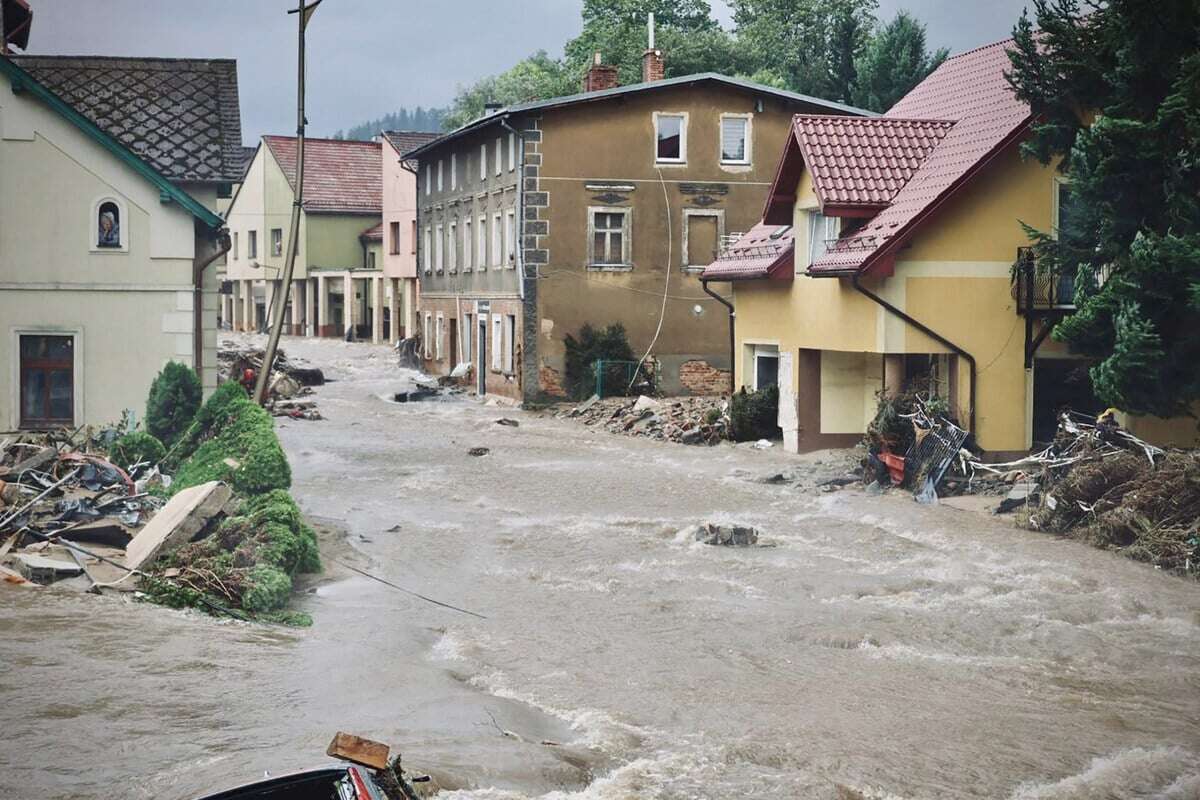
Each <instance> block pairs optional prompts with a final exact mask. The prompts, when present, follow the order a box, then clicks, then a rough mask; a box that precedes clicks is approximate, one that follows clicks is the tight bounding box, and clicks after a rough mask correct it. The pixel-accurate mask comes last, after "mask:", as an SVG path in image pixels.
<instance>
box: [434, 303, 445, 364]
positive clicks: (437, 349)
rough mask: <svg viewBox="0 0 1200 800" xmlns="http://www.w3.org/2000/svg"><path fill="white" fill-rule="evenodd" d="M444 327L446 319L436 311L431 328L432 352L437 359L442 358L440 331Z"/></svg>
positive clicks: (441, 336)
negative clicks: (435, 317) (434, 320)
mask: <svg viewBox="0 0 1200 800" xmlns="http://www.w3.org/2000/svg"><path fill="white" fill-rule="evenodd" d="M445 327H446V319H445V318H444V317H443V316H442V312H440V311H439V312H437V320H436V322H435V323H434V328H433V353H434V356H435V357H436V358H437V360H438V361H441V360H442V339H443V335H442V331H443V329H444V328H445Z"/></svg>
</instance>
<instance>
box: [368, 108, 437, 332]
mask: <svg viewBox="0 0 1200 800" xmlns="http://www.w3.org/2000/svg"><path fill="white" fill-rule="evenodd" d="M438 136H439V134H436V133H426V132H423V131H384V132H383V134H382V136H381V139H382V142H383V156H382V162H383V224H382V229H381V234H382V237H381V248H380V249H381V250H382V253H383V275H384V278H385V279H386V280H387V281H389V292H390V296H391V297H393V298H403V300H402V302H403V305H402V306H401V307H400V308H398V309H396V310H395V311H393V313H392V315H391V319H395V320H398V327H396V328H394V329H392V330H391V331H390V333H389V336H388V338H389V339H390V340H392V341H394V340H396V339H401V338H404V337H405V336H409V335H411V334H412V333H413V332H415V331H416V330H417V328H418V327H419V326H418V325H417V291H418V282H417V165H416V163H415V162H412V161H406V160H405V159H404V154H405V153H408V152H410V151H412V150H416V149H417V148H418V147H421V146H422V145H425V144H428V143H429V142H432V141H433V140H434V139H437V138H438Z"/></svg>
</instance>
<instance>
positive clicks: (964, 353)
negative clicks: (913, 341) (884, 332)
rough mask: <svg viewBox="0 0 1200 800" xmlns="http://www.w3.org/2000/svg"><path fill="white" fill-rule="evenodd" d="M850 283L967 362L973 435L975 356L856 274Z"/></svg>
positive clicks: (969, 418)
mask: <svg viewBox="0 0 1200 800" xmlns="http://www.w3.org/2000/svg"><path fill="white" fill-rule="evenodd" d="M850 282H851V283H852V284H853V285H854V288H855V289H857V290H858V291H859V293H861V294H864V295H866V296H867V297H868V298H870V299H871V300H872V301H873V302H875V303H877V304H878V305H880V306H883V307H884V308H885V309H887V310H888V311H890V312H892V313H893V314H895V315H896V316H897V317H899V318H900V319H902V320H904V321H905V322H907V323H908V324H909V325H912V326H913V327H914V328H916V329H917V330H919V331H920V332H921V333H923V334H925V335H926V336H928V337H929V338H931V339H934V340H936V341H938V342H940V343H941V344H943V345H945V346H946V347H948V348H950V349H951V350H953V351H954V352H955V353H957V354H958V355H960V356H962V357H963V358H965V359H966V360H967V363H968V364H969V365H970V367H971V404H970V405H969V406H968V407H967V418H968V422H967V430H968V431H970V432H971V433H974V432H975V356H973V355H971V354H970V353H968V352H967V351H966V350H963V349H962V348H961V347H959V346H958V345H956V344H955V343H954V342H952V341H950V340H949V339H947V338H946V337H945V336H942V335H941V334H940V333H938V332H937V331H935V330H933V329H932V328H930V327H928V326H927V325H925V324H923V323H921V322H918V321H917V320H915V319H913V318H912V317H910V316H909V315H908V314H905V313H904V312H903V311H901V310H900V309H898V308H896V307H895V306H894V305H892V304H891V303H889V302H888V301H886V300H884V299H883V298H882V297H880V296H879V295H877V294H875V293H873V292H872V291H871V290H870V289H868V288H866V287H865V286H863V285H862V284H860V283H859V282H858V273H857V272H856V273H854V274H853V275H851V276H850Z"/></svg>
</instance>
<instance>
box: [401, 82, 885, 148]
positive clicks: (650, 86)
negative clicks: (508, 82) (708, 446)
mask: <svg viewBox="0 0 1200 800" xmlns="http://www.w3.org/2000/svg"><path fill="white" fill-rule="evenodd" d="M697 83H716V84H720V85H724V86H730V87H733V88H736V89H744V90H746V91H750V92H755V93H757V94H764V95H768V96H771V97H777V98H779V99H781V100H784V101H787V102H790V103H797V104H803V105H809V106H812V110H813V111H824V112H826V113H831V114H836V113H843V114H851V115H855V116H863V117H873V116H875V114H874V112H871V111H867V110H865V109H862V108H855V107H854V106H848V105H846V104H845V103H838V102H835V101H833V100H823V99H821V98H820V97H813V96H812V95H807V94H800V93H798V92H789V91H787V90H786V89H777V88H775V87H774V86H765V85H763V84H761V83H754V82H753V81H747V80H743V79H741V78H731V77H729V76H728V75H721V74H720V73H716V72H698V73H696V74H694V75H680V76H679V77H676V78H665V79H663V80H660V81H648V82H645V83H631V84H628V85H626V86H617V87H614V88H612V89H601V90H599V91H595V92H580V93H578V94H569V95H565V96H563V97H551V98H549V99H547V100H533V101H531V102H528V103H517V104H515V105H511V106H507V107H505V108H501V109H498V110H496V111H493V112H491V113H489V114H485V115H484V116H482V117H479V118H478V119H474V120H471V121H470V122H468V123H467V124H465V125H463V126H461V127H459V128H456V129H454V130H452V131H450V132H449V133H447V134H445V135H443V136H441V137H439V138H437V139H435V140H434V141H432V142H428V143H426V144H424V145H422V146H421V147H419V148H417V149H416V150H413V151H412V152H410V153H409V155H410V156H420V155H422V153H423V152H424V151H425V150H426V149H427V148H428V147H431V146H432V145H434V144H441V143H443V142H445V141H449V140H451V139H455V138H457V137H459V136H461V135H463V134H465V133H468V132H469V131H472V130H475V129H476V128H481V127H484V126H486V125H488V124H490V123H493V122H496V121H498V120H500V119H503V118H505V117H507V116H509V115H511V114H520V113H524V112H527V111H543V110H546V109H550V108H559V107H562V106H571V105H577V104H579V103H594V102H596V101H598V100H608V99H612V98H622V97H625V96H627V95H630V94H638V93H641V92H653V91H659V90H661V89H668V88H671V87H673V86H691V85H693V84H697Z"/></svg>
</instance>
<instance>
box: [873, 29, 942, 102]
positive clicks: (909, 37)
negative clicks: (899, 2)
mask: <svg viewBox="0 0 1200 800" xmlns="http://www.w3.org/2000/svg"><path fill="white" fill-rule="evenodd" d="M947 55H948V51H947V50H946V49H945V48H942V49H941V50H938V51H937V52H936V53H932V54H931V53H930V52H929V51H928V50H927V49H926V45H925V26H924V25H923V24H921V22H919V21H918V20H917V18H916V17H914V16H912V15H911V14H909V13H908V12H906V11H900V12H898V13H897V14H896V16H895V17H894V18H893V19H892V21H891V22H889V23H887V24H886V25H884V26H882V27H880V28H877V29H876V30H875V31H874V32H872V34H871V37H870V38H869V39H868V41H867V44H866V46H865V47H864V48H863V50H862V53H861V54H860V55H859V56H858V59H857V61H856V62H855V63H856V66H857V68H858V69H857V74H856V76H855V78H856V81H855V87H854V92H853V100H852V102H853V103H854V104H855V105H857V106H859V107H861V108H866V109H870V110H871V111H887V110H888V109H889V108H891V107H892V106H893V105H895V104H896V101H898V100H899V99H900V98H901V97H904V95H906V94H908V93H909V92H910V91H912V89H913V87H915V86H916V85H917V84H918V83H920V82H921V81H923V80H925V77H926V76H927V75H929V73H931V72H933V70H934V69H936V68H937V66H938V65H939V64H941V63H942V62H943V61H945V60H946V56H947Z"/></svg>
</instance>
